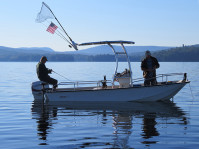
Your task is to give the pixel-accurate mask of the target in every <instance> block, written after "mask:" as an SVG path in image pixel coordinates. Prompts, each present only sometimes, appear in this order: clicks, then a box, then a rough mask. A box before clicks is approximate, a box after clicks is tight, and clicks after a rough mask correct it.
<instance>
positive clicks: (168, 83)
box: [32, 2, 189, 102]
mask: <svg viewBox="0 0 199 149" xmlns="http://www.w3.org/2000/svg"><path fill="white" fill-rule="evenodd" d="M47 19H55V20H56V21H57V22H58V24H59V25H60V27H61V31H62V32H64V34H65V35H66V36H67V38H69V40H70V41H69V40H67V39H66V37H65V36H64V35H62V34H61V32H59V31H58V33H59V36H60V37H62V38H63V39H64V40H65V41H67V42H68V43H69V44H70V45H69V46H70V47H73V48H74V49H75V50H78V46H89V45H108V46H109V47H110V48H111V49H112V51H113V53H114V54H115V60H116V68H115V73H114V75H113V80H106V77H104V80H99V81H75V82H60V83H59V84H58V86H59V88H57V89H56V90H52V88H49V85H48V84H46V83H45V82H41V81H36V82H33V83H32V93H33V96H34V98H35V99H44V98H45V99H46V100H48V101H111V102H112V101H117V102H120V101H158V100H167V99H170V98H172V97H173V96H175V95H176V94H177V93H178V92H179V91H180V90H181V89H182V88H183V87H184V86H185V85H186V84H187V83H189V81H188V80H187V75H186V73H173V74H161V75H157V76H156V77H157V78H161V79H162V80H161V81H158V84H157V85H154V86H144V85H143V84H142V83H143V78H141V79H132V70H131V63H130V59H129V56H128V53H127V50H126V48H125V46H124V44H134V42H132V41H100V42H89V43H82V44H76V43H75V42H74V41H73V40H72V39H71V38H70V37H69V35H68V34H67V33H66V31H65V30H64V28H63V27H62V25H61V24H60V22H59V21H58V19H57V18H56V17H55V15H54V13H53V12H52V10H51V9H50V8H49V6H48V5H46V4H45V3H44V2H43V3H42V8H41V11H40V12H39V14H38V16H37V19H36V22H38V23H43V22H45V21H46V20H47ZM49 27H50V29H51V30H50V32H51V33H54V32H55V30H56V29H59V28H58V27H57V26H55V24H54V23H52V22H51V24H50V26H49ZM115 44H117V45H118V44H119V45H121V47H122V52H118V51H117V50H116V48H114V46H113V45H115ZM119 55H124V56H125V57H126V60H127V63H128V69H125V71H124V72H120V73H119V72H118V63H119V59H118V57H119ZM174 75H181V76H183V78H182V80H177V81H176V80H174V81H173V80H168V77H169V78H171V76H174ZM138 81H142V83H138V84H136V83H137V82H138ZM116 82H118V83H116ZM91 84H92V86H88V85H91ZM93 84H94V85H93ZM82 85H84V86H82ZM66 86H67V87H66ZM71 86H72V87H71Z"/></svg>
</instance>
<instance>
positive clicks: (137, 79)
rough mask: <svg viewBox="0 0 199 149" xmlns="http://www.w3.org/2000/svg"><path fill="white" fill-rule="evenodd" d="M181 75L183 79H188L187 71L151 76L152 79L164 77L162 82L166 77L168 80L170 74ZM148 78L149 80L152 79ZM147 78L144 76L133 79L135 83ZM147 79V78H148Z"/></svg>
mask: <svg viewBox="0 0 199 149" xmlns="http://www.w3.org/2000/svg"><path fill="white" fill-rule="evenodd" d="M180 75H183V80H187V74H186V73H168V74H158V75H156V77H153V78H150V79H155V78H156V79H157V78H162V82H163V81H164V78H166V80H165V81H166V82H168V77H169V76H180ZM150 79H148V80H150ZM143 80H145V79H144V78H136V79H133V83H134V82H140V81H143ZM146 80H147V79H146Z"/></svg>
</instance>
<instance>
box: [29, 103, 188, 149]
mask: <svg viewBox="0 0 199 149" xmlns="http://www.w3.org/2000/svg"><path fill="white" fill-rule="evenodd" d="M81 113H82V114H81ZM89 115H92V116H93V115H94V116H98V117H99V116H101V117H102V119H100V123H101V124H102V125H107V126H109V127H112V128H113V129H114V132H112V133H111V134H110V136H112V137H113V139H112V141H111V142H110V141H109V142H106V143H105V145H110V146H111V148H130V147H132V146H129V145H128V144H129V141H130V140H131V138H132V137H133V136H134V135H136V134H137V135H138V134H139V137H140V138H142V142H141V143H143V144H147V145H150V144H154V143H157V142H158V141H154V140H153V141H149V138H152V137H155V136H159V135H161V133H160V132H158V129H157V127H156V126H157V124H158V121H157V119H159V121H161V119H164V120H165V119H177V121H175V124H180V125H181V124H183V125H186V124H187V118H186V116H185V113H184V112H183V111H182V110H181V109H180V108H179V107H177V106H176V104H175V103H173V102H171V101H167V102H106V103H102V102H95V103H94V102H49V103H46V104H45V105H44V106H43V107H42V103H41V102H40V101H37V100H35V101H34V102H33V104H32V117H33V119H36V120H37V133H38V136H39V139H40V140H43V141H44V142H43V143H42V145H45V144H47V137H48V135H50V134H51V130H52V129H56V124H57V123H59V119H62V118H63V116H64V117H67V116H68V117H69V116H70V117H71V116H73V117H78V116H85V117H86V116H87V117H88V116H89ZM110 117H111V118H112V122H111V123H110V121H108V119H110ZM110 124H111V126H110ZM138 124H139V127H138ZM140 124H141V125H140ZM88 125H89V124H88ZM63 131H64V130H63ZM85 138H86V137H85ZM72 140H73V139H72ZM143 140H144V141H143ZM157 140H158V139H157ZM86 141H88V143H84V144H81V147H88V146H92V143H91V142H89V141H90V140H89V139H88V140H86Z"/></svg>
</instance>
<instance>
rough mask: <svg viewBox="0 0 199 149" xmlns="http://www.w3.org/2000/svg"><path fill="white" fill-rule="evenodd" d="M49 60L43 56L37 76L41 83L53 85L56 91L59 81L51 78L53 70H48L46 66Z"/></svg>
mask: <svg viewBox="0 0 199 149" xmlns="http://www.w3.org/2000/svg"><path fill="white" fill-rule="evenodd" d="M46 61H48V60H47V58H46V56H42V57H41V59H40V62H39V63H38V64H37V76H38V78H39V80H40V81H44V82H46V83H49V84H52V85H53V89H56V87H57V82H58V81H57V80H56V79H53V78H51V77H50V76H49V75H48V74H49V73H51V72H52V69H48V68H46V66H45V63H46Z"/></svg>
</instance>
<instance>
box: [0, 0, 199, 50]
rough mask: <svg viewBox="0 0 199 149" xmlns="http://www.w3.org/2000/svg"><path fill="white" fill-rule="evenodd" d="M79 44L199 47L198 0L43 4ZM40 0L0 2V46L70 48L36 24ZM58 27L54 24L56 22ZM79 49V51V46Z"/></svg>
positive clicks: (77, 0) (74, 0) (70, 0)
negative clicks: (122, 42)
mask: <svg viewBox="0 0 199 149" xmlns="http://www.w3.org/2000/svg"><path fill="white" fill-rule="evenodd" d="M44 2H45V3H46V4H48V5H49V6H50V8H51V9H52V10H53V12H54V14H55V15H56V17H57V18H58V19H59V21H60V22H61V24H62V25H63V26H64V28H65V29H66V31H67V33H68V34H69V35H70V36H71V37H72V39H73V40H74V41H75V42H77V43H83V42H91V41H102V40H129V41H134V42H135V43H136V45H157V46H181V45H182V44H185V45H192V44H199V0H44ZM41 5H42V0H1V4H0V18H1V27H0V33H1V36H0V46H7V47H50V48H52V49H54V50H56V51H67V50H72V49H70V48H68V44H67V43H66V42H65V41H64V40H63V39H61V38H60V37H59V36H57V35H52V34H50V33H48V32H46V27H45V26H44V25H42V24H40V23H35V18H36V16H37V14H38V12H39V11H40V9H41ZM53 22H54V23H55V24H57V23H56V21H53ZM80 49H81V48H80Z"/></svg>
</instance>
